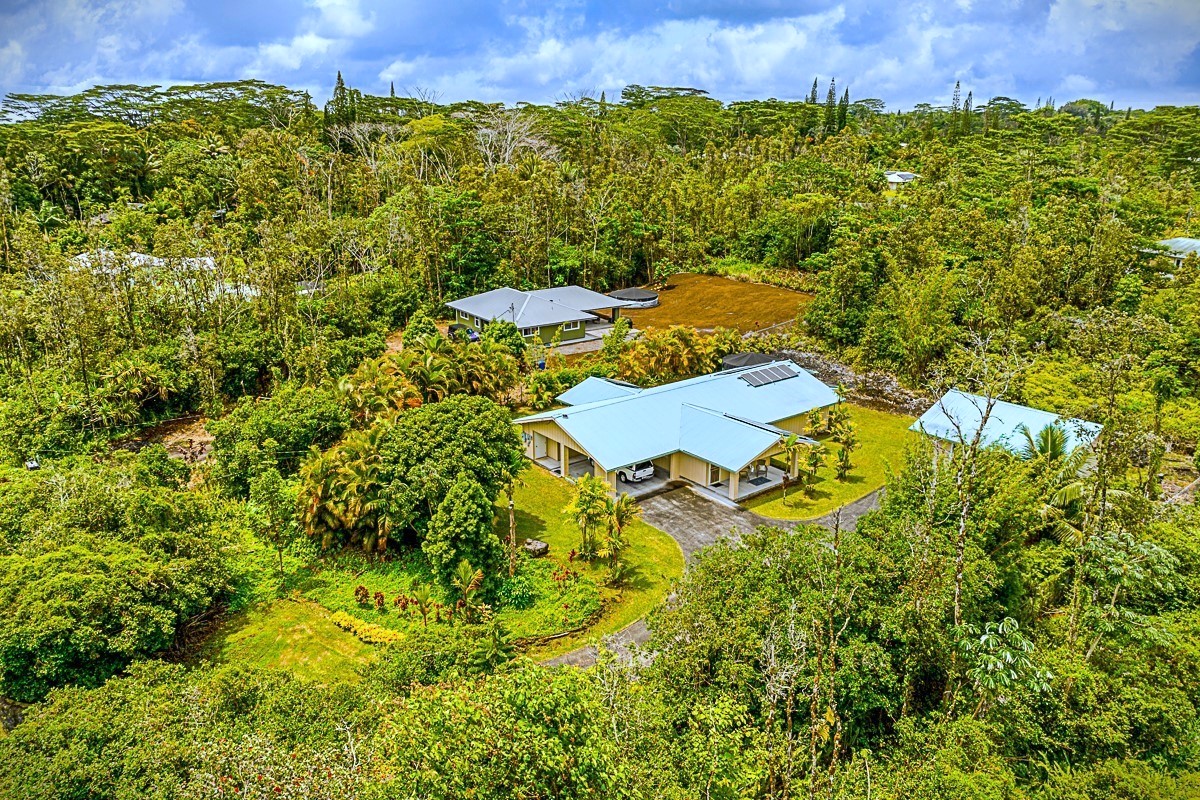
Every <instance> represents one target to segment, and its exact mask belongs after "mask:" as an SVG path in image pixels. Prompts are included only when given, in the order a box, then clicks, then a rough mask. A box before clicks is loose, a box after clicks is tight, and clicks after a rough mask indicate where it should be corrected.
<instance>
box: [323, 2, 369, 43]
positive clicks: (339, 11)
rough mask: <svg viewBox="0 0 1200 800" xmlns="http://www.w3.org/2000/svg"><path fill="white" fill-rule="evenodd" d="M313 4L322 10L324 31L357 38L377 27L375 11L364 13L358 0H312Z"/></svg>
mask: <svg viewBox="0 0 1200 800" xmlns="http://www.w3.org/2000/svg"><path fill="white" fill-rule="evenodd" d="M312 5H313V6H314V7H315V8H316V9H317V10H318V11H320V12H321V16H320V21H319V25H320V27H321V29H322V31H323V32H329V33H332V34H334V35H335V36H339V37H346V38H357V37H360V36H366V35H367V34H368V33H370V32H371V31H373V30H374V29H375V12H371V13H370V14H367V15H364V14H363V13H362V9H361V8H360V7H359V4H358V0H312Z"/></svg>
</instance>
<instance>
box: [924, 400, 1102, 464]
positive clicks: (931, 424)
mask: <svg viewBox="0 0 1200 800" xmlns="http://www.w3.org/2000/svg"><path fill="white" fill-rule="evenodd" d="M985 413H986V415H987V421H986V422H984V415H985ZM1047 425H1054V426H1057V427H1059V428H1061V429H1062V431H1063V433H1064V434H1065V436H1064V438H1065V440H1066V450H1067V452H1068V453H1070V452H1072V451H1073V450H1074V449H1075V448H1077V447H1087V446H1089V445H1091V443H1092V442H1093V441H1095V439H1096V437H1097V436H1099V435H1100V431H1101V430H1102V429H1103V426H1102V425H1099V424H1097V423H1095V422H1086V421H1084V420H1081V419H1074V418H1068V417H1062V416H1059V415H1058V414H1053V413H1051V412H1049V411H1042V410H1041V409H1037V408H1030V407H1029V406H1022V405H1018V404H1016V403H1008V402H1005V401H1004V400H996V399H994V398H993V400H992V406H991V411H990V412H988V398H986V397H984V396H982V395H978V394H969V393H967V392H960V391H958V390H957V389H952V390H950V391H949V392H946V394H944V395H942V397H941V399H939V400H938V401H937V402H936V403H934V404H933V406H932V407H931V408H930V409H929V410H928V411H926V412H925V413H924V414H922V415H921V417H920V418H919V419H918V420H917V421H916V422H914V423H913V425H912V428H911V430H914V431H917V432H918V433H923V434H925V435H926V436H932V437H933V438H935V439H939V440H941V441H944V442H949V443H951V444H955V443H963V442H970V441H972V440H973V439H974V438H975V432H976V431H979V432H980V436H979V443H980V446H982V447H991V446H993V445H996V446H1000V447H1003V448H1005V449H1007V450H1009V451H1011V452H1013V453H1019V452H1021V450H1022V448H1023V446H1024V444H1025V443H1026V441H1027V440H1026V438H1025V431H1026V430H1028V431H1029V432H1030V433H1031V434H1033V435H1034V436H1036V435H1037V434H1038V432H1039V431H1041V430H1042V429H1043V428H1045V427H1046V426H1047ZM981 426H982V429H981Z"/></svg>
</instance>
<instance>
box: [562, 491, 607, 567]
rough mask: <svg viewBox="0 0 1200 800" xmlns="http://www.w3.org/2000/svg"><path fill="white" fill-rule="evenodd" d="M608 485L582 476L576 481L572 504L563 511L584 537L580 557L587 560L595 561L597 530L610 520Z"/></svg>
mask: <svg viewBox="0 0 1200 800" xmlns="http://www.w3.org/2000/svg"><path fill="white" fill-rule="evenodd" d="M608 495H609V487H608V484H607V483H606V482H604V481H602V480H601V479H599V478H597V477H595V476H594V475H588V474H585V475H581V476H580V477H579V479H578V480H576V481H575V488H574V491H573V492H572V493H571V503H570V505H568V506H567V507H566V508H564V509H563V513H564V514H566V515H567V516H569V517H570V518H571V519H572V520H573V521H574V522H575V524H576V525H577V526H578V527H579V533H580V536H581V537H582V538H581V539H580V544H579V555H580V556H582V557H583V558H585V559H588V560H590V559H593V558H595V557H596V555H597V553H598V551H599V547H600V545H599V543H598V542H597V541H596V531H597V529H598V528H599V527H600V526H601V525H604V524H605V521H606V520H607V519H608V510H609V506H608V501H609V496H608Z"/></svg>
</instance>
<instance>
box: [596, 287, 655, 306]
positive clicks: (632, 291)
mask: <svg viewBox="0 0 1200 800" xmlns="http://www.w3.org/2000/svg"><path fill="white" fill-rule="evenodd" d="M608 296H609V297H615V298H616V299H617V300H629V301H631V302H634V303H644V302H646V301H647V300H657V299H658V292H652V291H650V290H649V289H639V288H638V287H636V286H632V287H630V288H628V289H617V290H616V291H614V292H609V293H608Z"/></svg>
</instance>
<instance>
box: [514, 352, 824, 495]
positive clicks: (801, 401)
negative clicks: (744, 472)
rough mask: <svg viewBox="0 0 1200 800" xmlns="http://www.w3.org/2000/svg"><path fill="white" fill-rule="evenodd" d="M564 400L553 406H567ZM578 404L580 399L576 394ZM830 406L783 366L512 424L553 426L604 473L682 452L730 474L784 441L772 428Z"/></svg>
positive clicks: (799, 373)
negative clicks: (767, 375) (769, 372)
mask: <svg viewBox="0 0 1200 800" xmlns="http://www.w3.org/2000/svg"><path fill="white" fill-rule="evenodd" d="M773 367H779V368H781V369H780V370H778V371H773V372H772V377H771V378H770V379H769V380H767V379H765V378H764V377H763V374H764V371H765V370H770V369H771V368H773ZM788 375H790V377H788ZM596 380H597V381H600V382H603V381H601V379H596ZM764 381H765V382H764ZM587 383H588V381H584V382H583V383H581V384H579V386H577V387H575V388H577V389H581V387H583V386H584V384H587ZM756 384H757V385H756ZM593 388H594V389H597V390H599V392H604V393H612V394H616V393H617V391H618V390H617V389H612V388H609V387H599V386H598V384H597V383H593V384H592V388H589V389H587V392H591V391H593ZM572 391H573V390H572ZM569 395H570V392H568V393H565V394H564V395H563V397H560V399H564V401H567V398H568V397H569ZM580 396H586V394H583V393H582V390H581V395H580ZM571 399H574V398H571ZM835 402H837V395H836V394H835V393H834V391H833V389H830V388H829V387H828V386H826V385H825V384H823V383H821V382H820V381H819V380H817V379H816V378H814V377H813V376H812V375H811V374H809V373H808V372H806V371H805V370H803V369H801V368H800V367H799V366H797V365H796V364H793V363H792V362H790V361H775V362H772V363H771V364H770V365H766V366H754V367H745V368H742V369H735V370H726V371H722V372H717V373H714V374H712V375H702V376H700V377H698V378H691V379H689V380H684V381H677V382H675V383H668V384H665V385H663V386H656V387H653V388H651V389H642V390H640V391H638V392H635V393H631V394H626V395H623V396H614V397H610V398H607V399H599V400H594V401H592V402H586V403H579V404H577V405H572V406H569V407H567V408H560V409H555V410H553V411H544V412H542V413H540V414H533V415H531V416H527V417H522V418H521V419H518V420H517V422H518V423H530V422H541V421H553V422H555V423H557V424H558V425H559V427H561V428H562V429H563V430H564V431H566V432H567V433H568V434H569V435H570V436H571V438H573V439H574V440H575V441H576V442H577V443H578V444H579V446H580V447H582V448H583V449H584V450H585V452H586V453H587V454H588V455H589V456H591V457H592V458H593V459H594V460H595V461H596V462H598V463H599V464H600V466H601V467H603V468H604V469H606V470H609V471H611V470H614V469H618V468H620V467H623V466H626V465H628V464H634V463H638V462H641V461H649V460H650V459H653V458H659V457H661V456H665V455H669V454H670V453H674V452H684V453H688V454H689V455H692V456H695V457H696V458H699V459H701V460H703V461H707V462H709V463H711V464H716V465H718V466H720V467H723V468H725V469H727V470H730V471H731V472H735V471H737V470H740V469H741V468H742V467H744V466H746V464H748V463H750V461H752V460H753V459H755V458H756V457H758V456H760V455H761V454H762V453H763V452H764V451H765V450H767V449H768V448H769V447H771V445H772V444H774V443H775V442H777V441H778V440H779V437H780V436H782V435H785V434H786V431H782V430H781V429H779V428H776V427H775V424H776V423H778V422H780V421H782V420H785V419H788V418H789V417H795V416H798V415H800V414H806V413H808V412H809V411H811V410H812V409H814V408H823V407H825V406H828V405H832V404H833V403H835Z"/></svg>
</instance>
